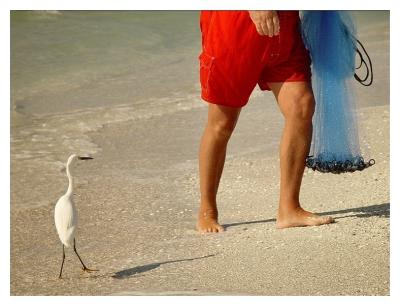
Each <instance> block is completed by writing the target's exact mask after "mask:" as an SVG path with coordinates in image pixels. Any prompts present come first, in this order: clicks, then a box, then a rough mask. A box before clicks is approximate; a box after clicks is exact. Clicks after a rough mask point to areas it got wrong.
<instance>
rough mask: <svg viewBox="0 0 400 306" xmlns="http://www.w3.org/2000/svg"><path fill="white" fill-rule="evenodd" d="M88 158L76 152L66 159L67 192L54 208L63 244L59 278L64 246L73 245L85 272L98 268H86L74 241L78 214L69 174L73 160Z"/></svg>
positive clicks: (58, 231) (55, 219) (71, 179)
mask: <svg viewBox="0 0 400 306" xmlns="http://www.w3.org/2000/svg"><path fill="white" fill-rule="evenodd" d="M78 159H79V160H89V159H93V158H92V157H84V156H78V155H76V154H72V155H71V156H70V157H69V158H68V161H67V167H66V170H67V176H68V180H69V185H68V190H67V192H66V193H65V194H64V195H63V196H61V197H60V198H59V199H58V201H57V204H56V207H55V210H54V221H55V224H56V228H57V233H58V236H59V237H60V240H61V243H62V246H63V259H62V263H61V270H60V275H59V276H58V277H59V278H61V277H62V276H61V275H62V270H63V266H64V260H65V247H67V248H68V247H70V246H72V245H73V247H74V252H75V254H76V255H77V256H78V258H79V261H80V262H81V264H82V270H83V271H85V272H92V271H98V270H92V269H88V268H87V267H86V266H85V264H84V263H83V261H82V259H81V257H80V256H79V254H78V252H77V250H76V243H75V231H76V227H77V221H78V218H77V217H78V216H77V211H76V208H75V205H74V201H73V178H72V175H71V167H72V166H73V164H74V162H75V161H76V160H78Z"/></svg>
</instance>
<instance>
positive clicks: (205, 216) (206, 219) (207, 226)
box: [196, 209, 224, 233]
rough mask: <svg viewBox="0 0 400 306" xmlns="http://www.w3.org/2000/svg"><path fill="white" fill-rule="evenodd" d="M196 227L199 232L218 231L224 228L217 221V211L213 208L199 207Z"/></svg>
mask: <svg viewBox="0 0 400 306" xmlns="http://www.w3.org/2000/svg"><path fill="white" fill-rule="evenodd" d="M196 228H197V230H198V231H199V232H200V233H219V232H223V231H224V228H223V227H222V226H221V225H219V223H218V212H217V211H215V210H213V209H206V210H202V209H200V211H199V219H198V221H197V226H196Z"/></svg>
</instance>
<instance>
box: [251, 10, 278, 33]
mask: <svg viewBox="0 0 400 306" xmlns="http://www.w3.org/2000/svg"><path fill="white" fill-rule="evenodd" d="M249 14H250V18H251V20H252V21H253V22H254V24H255V26H256V29H257V32H258V34H260V35H268V36H269V37H272V36H274V35H278V34H279V17H278V13H277V12H276V11H249Z"/></svg>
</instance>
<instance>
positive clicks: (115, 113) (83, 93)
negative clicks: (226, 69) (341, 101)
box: [10, 11, 389, 208]
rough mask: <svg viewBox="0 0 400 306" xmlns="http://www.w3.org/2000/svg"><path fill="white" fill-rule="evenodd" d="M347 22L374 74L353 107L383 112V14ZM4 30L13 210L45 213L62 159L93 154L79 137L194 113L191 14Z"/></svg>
mask: <svg viewBox="0 0 400 306" xmlns="http://www.w3.org/2000/svg"><path fill="white" fill-rule="evenodd" d="M354 15H355V18H356V21H357V23H358V25H359V37H360V39H361V40H362V41H363V42H364V44H365V46H366V47H367V49H368V51H369V52H370V55H371V57H372V58H373V61H374V68H375V84H376V85H375V87H374V88H372V87H371V88H368V89H364V88H358V91H359V92H360V96H361V102H362V103H361V104H362V105H381V104H387V103H389V95H388V92H389V82H388V78H389V13H388V12H385V11H379V12H377V11H365V12H354ZM10 28H11V58H10V63H11V76H10V78H11V101H10V115H11V135H10V141H11V204H12V206H13V207H14V206H15V207H18V208H24V207H32V206H35V205H46V204H49V203H48V200H47V198H46V197H45V196H44V195H46V192H48V190H49V188H51V186H62V185H63V183H62V182H64V183H65V178H64V177H62V175H60V171H62V170H63V167H64V166H63V164H64V162H65V160H66V158H67V157H68V155H69V154H70V153H71V152H75V153H77V154H96V153H97V152H99V151H100V150H101V148H100V147H98V146H97V145H96V144H95V143H93V142H92V141H91V139H90V138H89V137H88V136H87V133H88V132H90V131H97V130H99V129H101V127H102V126H104V125H105V124H114V123H118V122H124V121H128V120H132V121H135V120H146V119H147V118H152V117H154V116H158V117H160V116H168V114H171V113H173V112H176V111H179V110H190V109H194V108H198V107H201V106H204V105H203V103H202V102H200V98H199V83H198V59H197V57H198V55H199V53H200V49H201V47H200V31H199V12H197V11H13V12H11V24H10ZM377 88H378V89H377ZM259 99H263V95H261V94H260V92H259V91H258V90H257V91H256V92H255V94H254V95H253V97H252V100H259ZM271 107H274V106H271ZM48 182H51V183H50V185H49V183H48ZM27 186H28V187H29V186H30V188H25V187H27Z"/></svg>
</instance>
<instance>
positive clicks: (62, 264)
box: [58, 245, 65, 278]
mask: <svg viewBox="0 0 400 306" xmlns="http://www.w3.org/2000/svg"><path fill="white" fill-rule="evenodd" d="M62 246H63V260H62V263H61V270H60V275H59V276H58V278H62V276H61V274H62V270H63V266H64V260H65V249H64V245H62Z"/></svg>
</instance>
